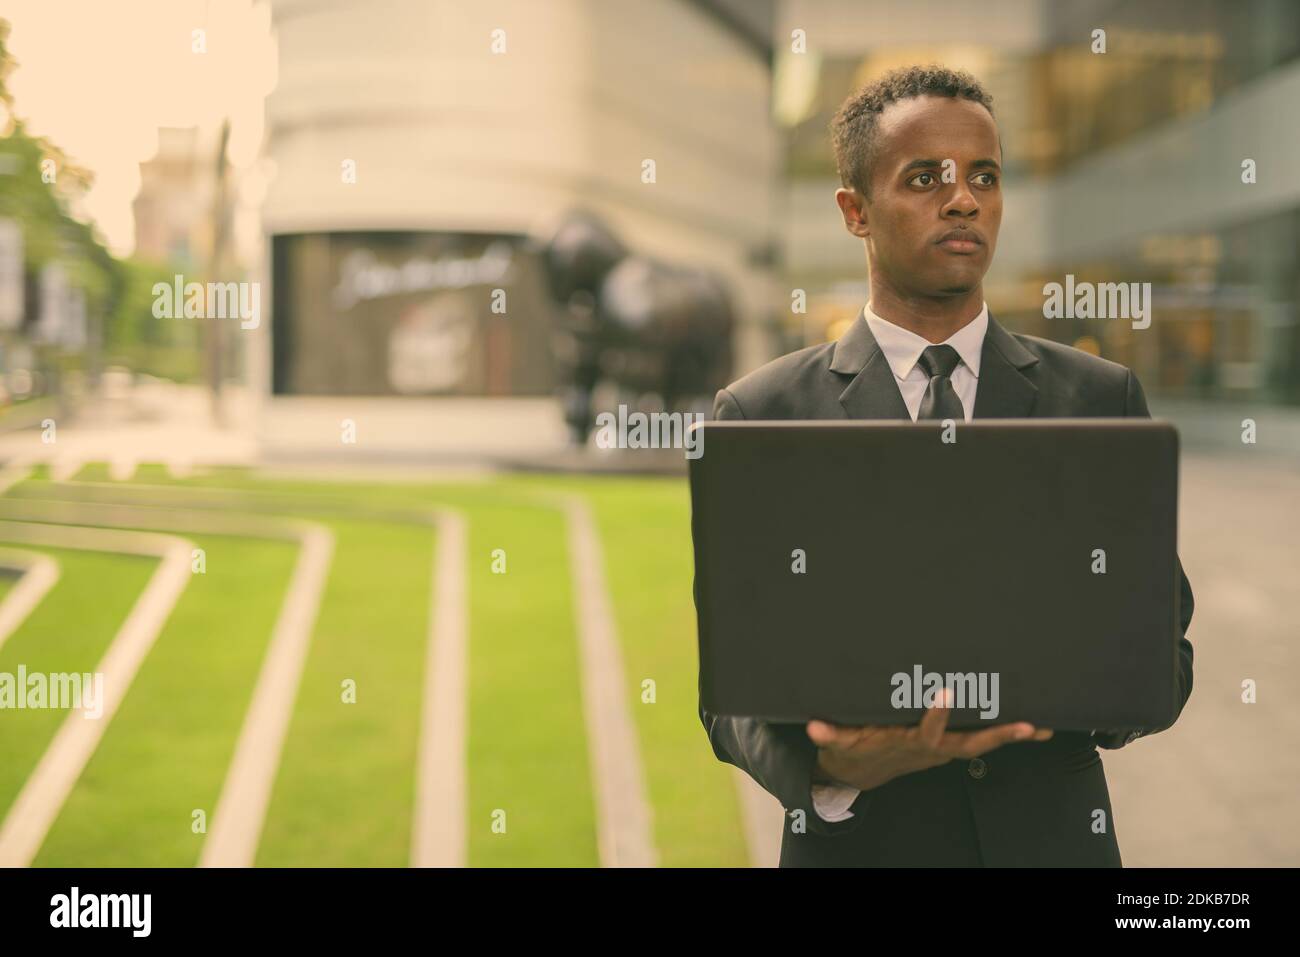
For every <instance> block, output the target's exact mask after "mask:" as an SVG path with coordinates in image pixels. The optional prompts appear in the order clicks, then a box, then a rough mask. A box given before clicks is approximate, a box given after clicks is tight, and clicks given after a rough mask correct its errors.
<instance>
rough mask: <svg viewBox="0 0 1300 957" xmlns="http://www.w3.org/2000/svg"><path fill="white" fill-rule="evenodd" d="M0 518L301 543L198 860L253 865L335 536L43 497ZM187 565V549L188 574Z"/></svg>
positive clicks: (305, 526) (299, 525) (6, 507)
mask: <svg viewBox="0 0 1300 957" xmlns="http://www.w3.org/2000/svg"><path fill="white" fill-rule="evenodd" d="M0 516H6V517H17V518H25V519H30V520H33V521H41V522H57V523H66V524H74V525H91V524H93V525H105V526H118V527H124V528H150V529H164V530H168V531H184V532H190V533H207V534H212V535H235V536H241V537H245V538H269V539H276V540H281V541H284V540H287V541H292V542H296V543H297V544H298V545H299V552H298V561H297V563H296V565H295V566H294V571H293V577H292V578H291V579H290V582H289V588H288V590H287V591H286V593H285V597H284V602H283V604H282V605H281V606H280V615H279V617H278V618H277V619H276V623H275V627H274V629H273V630H272V632H271V641H270V644H269V646H268V648H267V652H266V657H265V658H264V659H263V662H262V670H261V672H260V673H259V675H258V679H257V687H256V688H255V690H254V692H253V700H252V702H251V703H250V705H249V708H248V711H247V712H246V713H245V715H244V723H243V726H242V728H241V729H240V734H239V741H238V743H237V744H236V746H235V754H234V757H233V758H232V759H231V763H230V768H229V769H228V770H227V772H226V780H225V783H224V784H223V786H222V790H221V796H220V797H219V798H218V800H217V806H216V808H215V810H214V812H213V815H212V827H211V829H210V830H209V832H208V836H207V839H206V840H205V841H204V844H203V851H202V854H201V856H200V859H199V865H200V866H201V867H249V866H251V865H252V864H253V860H254V857H255V855H256V853H257V842H258V840H259V839H260V837H261V833H262V824H263V822H264V821H265V819H266V809H267V805H268V804H269V802H270V797H271V787H272V785H273V784H274V783H275V772H276V770H277V768H278V767H279V765H280V753H281V751H282V750H283V747H284V739H285V735H286V734H287V733H288V729H289V719H290V717H291V716H292V714H293V706H294V702H295V701H296V700H297V697H298V685H299V682H300V681H301V678H302V671H303V666H304V665H305V663H306V659H307V649H308V648H309V647H310V644H311V635H312V630H313V628H314V626H315V622H316V613H317V610H318V609H319V608H320V601H321V596H322V594H323V592H324V590H325V581H326V579H327V577H328V575H329V566H330V560H331V558H332V557H333V553H334V535H333V533H332V532H331V531H330V530H329V529H328V528H326V527H325V526H324V525H321V524H319V523H317V522H308V521H302V520H298V519H283V518H273V517H270V516H266V515H242V514H237V513H230V512H219V513H210V512H204V511H187V510H184V509H174V508H157V507H152V506H132V505H101V504H84V503H79V502H66V501H45V500H40V499H11V498H5V499H0ZM189 547H190V548H192V547H193V546H189ZM190 560H191V559H190V555H189V553H188V552H187V554H186V555H185V569H186V574H187V575H188V574H189V568H190Z"/></svg>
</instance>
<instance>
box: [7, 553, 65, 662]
mask: <svg viewBox="0 0 1300 957" xmlns="http://www.w3.org/2000/svg"><path fill="white" fill-rule="evenodd" d="M0 568H4V569H9V570H13V571H17V572H19V573H20V574H21V575H22V577H21V578H19V579H18V581H17V582H16V583H15V584H14V587H13V588H11V589H9V594H7V595H5V597H4V601H0V648H3V647H4V643H5V641H6V639H8V637H9V636H10V635H12V634H13V633H14V632H15V631H17V630H18V626H19V625H21V624H22V623H23V622H24V621H26V620H27V616H28V615H30V614H31V613H32V610H33V609H34V608H35V607H36V606H37V605H39V604H40V603H41V599H42V598H44V597H45V593H46V592H48V591H49V590H50V589H51V588H53V587H54V583H55V582H57V581H58V580H59V574H60V570H59V563H58V562H57V561H55V560H54V559H53V558H51V557H50V556H48V555H42V554H41V553H40V552H27V551H22V550H20V549H17V548H6V549H0Z"/></svg>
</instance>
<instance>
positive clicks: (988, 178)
mask: <svg viewBox="0 0 1300 957" xmlns="http://www.w3.org/2000/svg"><path fill="white" fill-rule="evenodd" d="M974 178H975V179H977V180H984V182H982V183H980V185H981V186H996V185H997V184H998V176H997V174H996V173H976V174H975V177H974Z"/></svg>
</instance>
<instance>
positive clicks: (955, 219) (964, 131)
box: [841, 96, 1002, 298]
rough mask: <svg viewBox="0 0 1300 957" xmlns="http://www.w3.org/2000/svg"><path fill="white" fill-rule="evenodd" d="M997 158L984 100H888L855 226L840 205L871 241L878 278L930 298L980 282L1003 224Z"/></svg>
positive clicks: (902, 290) (875, 278) (968, 288)
mask: <svg viewBox="0 0 1300 957" xmlns="http://www.w3.org/2000/svg"><path fill="white" fill-rule="evenodd" d="M1001 160H1002V150H1001V147H1000V146H999V144H998V130H997V125H996V124H995V123H994V121H993V117H992V116H991V115H989V111H988V110H986V109H985V108H984V107H983V106H981V105H980V104H978V103H974V102H971V101H970V100H963V99H954V98H949V97H936V96H924V97H915V98H913V99H909V100H902V101H900V102H897V103H891V104H890V105H889V106H887V107H886V108H885V109H884V111H883V112H882V113H881V114H880V117H879V119H878V126H877V128H876V155H875V161H874V163H873V164H872V167H871V199H870V200H869V201H867V202H866V203H865V204H862V203H861V201H860V199H859V201H858V202H857V203H855V204H854V205H855V206H857V207H858V210H859V212H860V217H861V222H860V223H859V224H857V228H855V224H854V223H852V222H850V219H851V211H850V210H849V209H847V208H846V209H844V212H845V220H846V223H847V224H848V226H849V229H850V230H851V231H852V232H854V233H855V235H861V236H863V238H865V239H866V240H867V243H868V251H869V252H868V255H869V258H870V262H871V266H872V272H873V275H872V280H873V282H874V281H880V280H883V281H887V282H888V283H889V284H890V285H891V286H892V287H893V288H894V289H896V290H897V291H898V292H899V293H901V294H904V295H909V296H919V297H925V298H934V297H943V296H952V295H961V294H963V293H968V292H970V291H971V290H973V289H974V288H975V287H977V286H978V285H979V284H980V282H981V281H982V280H983V278H984V274H985V273H986V272H988V268H989V265H990V264H991V263H992V262H993V250H994V248H995V247H996V246H997V239H998V227H999V226H1000V225H1001V223H1002V169H1001V165H1000V164H1001ZM945 161H949V162H947V163H945ZM849 195H850V196H855V197H856V196H857V194H856V193H850V194H849ZM844 205H845V204H844V202H843V200H842V201H841V208H844ZM954 236H956V237H960V238H953V237H954ZM878 273H883V276H878V275H877V274H878Z"/></svg>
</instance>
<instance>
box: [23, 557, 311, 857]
mask: <svg viewBox="0 0 1300 957" xmlns="http://www.w3.org/2000/svg"><path fill="white" fill-rule="evenodd" d="M187 537H188V538H189V539H190V540H192V541H193V542H194V543H195V545H196V546H198V547H199V548H202V549H204V551H205V553H206V568H207V570H206V573H204V574H201V575H194V576H193V577H192V579H191V581H190V584H189V586H188V587H187V588H186V589H185V591H184V592H182V594H181V597H180V600H179V601H178V602H177V605H176V608H175V610H174V611H173V612H172V615H171V617H170V618H169V619H168V621H167V624H166V626H165V627H164V628H163V631H162V633H161V634H160V635H159V636H158V639H157V641H156V643H155V644H154V647H153V650H152V651H151V652H150V653H149V656H148V657H147V658H146V659H145V660H144V663H143V664H142V665H141V667H140V671H139V672H138V673H137V675H136V677H135V681H134V682H133V683H132V685H131V689H130V691H129V693H128V694H127V696H126V699H125V700H124V701H123V702H122V707H121V709H120V710H119V711H118V713H117V715H116V716H115V717H114V718H113V721H112V723H111V724H110V725H109V726H108V730H107V732H106V733H105V735H104V738H103V740H102V741H101V742H100V745H99V748H98V749H97V750H96V752H95V754H94V757H93V758H92V759H91V761H90V763H89V764H88V765H87V767H86V770H85V772H84V773H83V774H82V776H81V778H80V779H79V780H78V781H77V784H76V786H75V787H74V788H73V790H72V793H71V794H70V795H69V796H68V801H67V803H66V804H65V805H64V807H63V811H62V813H61V814H60V815H59V817H58V819H57V820H56V821H55V824H54V827H53V828H52V829H51V831H50V834H49V836H48V837H47V838H46V840H45V844H44V845H43V846H42V847H41V851H40V854H39V855H38V856H37V858H36V861H35V863H36V864H37V865H46V866H54V867H110V866H113V867H181V866H189V865H193V864H195V863H196V862H197V861H198V857H199V851H200V849H201V847H202V841H203V834H201V833H198V834H196V833H194V831H193V830H192V826H191V824H192V820H193V818H192V815H193V812H194V811H195V810H202V811H203V812H204V813H205V814H206V816H207V818H208V824H209V826H210V825H211V817H212V813H213V809H214V808H215V806H216V802H217V797H218V795H219V794H220V793H221V786H222V783H223V782H224V780H225V774H226V768H227V767H228V766H229V764H230V758H231V756H232V755H233V753H234V749H235V742H236V740H237V739H238V736H239V730H240V727H241V725H242V724H243V719H244V712H245V711H246V710H247V708H248V703H249V701H250V700H251V698H252V693H253V687H254V685H255V683H256V680H257V674H258V671H259V669H260V667H261V663H262V658H263V655H264V653H265V651H266V645H267V641H268V639H269V638H270V635H271V629H272V626H273V625H274V622H275V618H276V615H277V614H278V613H279V608H280V602H281V600H282V599H283V596H284V590H285V588H286V586H287V585H288V581H289V574H290V572H291V570H292V568H293V562H294V559H295V556H296V553H297V548H296V546H294V545H293V544H290V543H287V542H276V541H265V540H260V539H248V538H231V537H225V536H214V535H188V536H187ZM42 607H44V606H42Z"/></svg>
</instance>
